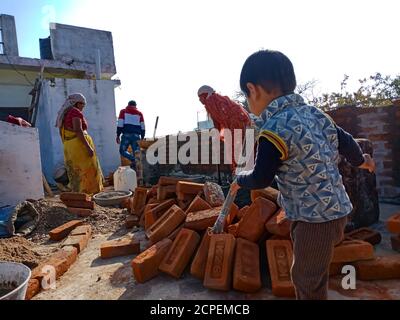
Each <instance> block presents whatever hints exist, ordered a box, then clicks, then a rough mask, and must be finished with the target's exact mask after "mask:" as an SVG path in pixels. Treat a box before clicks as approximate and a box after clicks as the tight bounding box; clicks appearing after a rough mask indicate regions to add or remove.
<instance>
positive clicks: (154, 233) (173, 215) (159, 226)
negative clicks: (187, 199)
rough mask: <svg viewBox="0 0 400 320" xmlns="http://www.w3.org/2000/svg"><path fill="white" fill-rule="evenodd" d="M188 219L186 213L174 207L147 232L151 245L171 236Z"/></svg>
mask: <svg viewBox="0 0 400 320" xmlns="http://www.w3.org/2000/svg"><path fill="white" fill-rule="evenodd" d="M185 218H186V215H185V213H184V212H183V211H182V209H181V208H179V207H178V206H176V205H173V206H172V207H171V208H170V209H169V210H168V211H167V212H165V213H164V214H163V215H162V217H160V218H159V219H158V220H157V221H156V222H155V223H154V224H153V225H152V226H151V227H150V228H149V229H148V231H147V232H146V235H147V237H148V238H149V239H150V241H151V243H156V242H158V241H160V240H162V239H164V238H165V237H167V236H168V235H170V234H171V233H172V232H173V231H174V230H175V229H176V228H177V227H178V226H179V225H180V224H181V223H182V222H183V221H184V220H185Z"/></svg>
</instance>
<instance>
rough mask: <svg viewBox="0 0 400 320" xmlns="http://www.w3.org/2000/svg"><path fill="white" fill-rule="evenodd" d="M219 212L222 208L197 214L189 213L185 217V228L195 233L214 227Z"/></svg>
mask: <svg viewBox="0 0 400 320" xmlns="http://www.w3.org/2000/svg"><path fill="white" fill-rule="evenodd" d="M221 210H222V207H217V208H212V209H207V210H202V211H197V212H190V213H188V215H187V217H186V221H185V228H188V229H192V230H196V231H203V230H206V229H207V228H209V227H212V226H213V225H214V223H215V221H217V218H218V216H219V214H220V213H221Z"/></svg>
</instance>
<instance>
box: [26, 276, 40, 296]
mask: <svg viewBox="0 0 400 320" xmlns="http://www.w3.org/2000/svg"><path fill="white" fill-rule="evenodd" d="M40 290H41V285H40V282H39V280H37V279H30V280H29V282H28V288H27V289H26V295H25V300H31V299H32V298H33V297H34V296H36V295H37V294H38V293H39V292H40Z"/></svg>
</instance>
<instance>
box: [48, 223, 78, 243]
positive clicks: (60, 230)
mask: <svg viewBox="0 0 400 320" xmlns="http://www.w3.org/2000/svg"><path fill="white" fill-rule="evenodd" d="M82 223H83V221H80V220H72V221H69V222H67V223H65V224H63V225H61V226H59V227H57V228H55V229H53V230H51V231H50V232H49V236H50V239H51V240H53V241H60V240H62V239H64V238H66V237H67V236H68V235H69V233H70V232H71V231H72V230H73V229H75V228H76V227H77V226H80V225H81V224H82Z"/></svg>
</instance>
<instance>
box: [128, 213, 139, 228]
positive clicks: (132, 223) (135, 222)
mask: <svg viewBox="0 0 400 320" xmlns="http://www.w3.org/2000/svg"><path fill="white" fill-rule="evenodd" d="M139 222H140V218H139V217H138V216H133V215H130V216H127V217H126V221H125V226H126V228H127V229H131V228H133V227H138V226H139Z"/></svg>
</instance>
